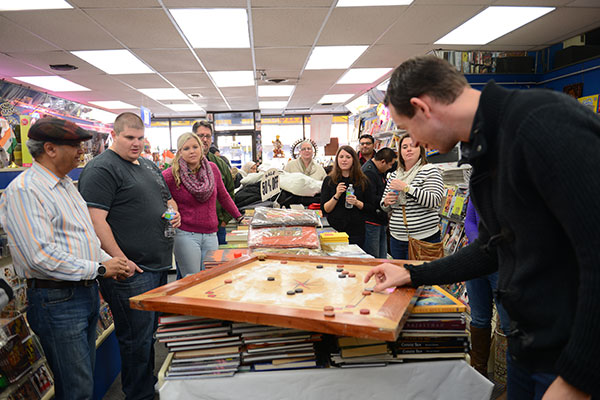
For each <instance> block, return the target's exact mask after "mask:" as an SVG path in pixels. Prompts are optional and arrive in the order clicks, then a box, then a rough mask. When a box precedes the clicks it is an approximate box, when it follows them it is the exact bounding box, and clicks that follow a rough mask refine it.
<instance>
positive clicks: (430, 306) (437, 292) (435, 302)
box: [412, 285, 467, 314]
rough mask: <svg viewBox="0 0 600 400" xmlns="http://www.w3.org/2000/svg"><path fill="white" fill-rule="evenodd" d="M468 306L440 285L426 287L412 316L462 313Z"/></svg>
mask: <svg viewBox="0 0 600 400" xmlns="http://www.w3.org/2000/svg"><path fill="white" fill-rule="evenodd" d="M466 311H467V306H465V305H464V304H463V303H461V302H460V301H459V300H457V299H456V298H455V297H454V296H452V295H451V294H450V293H448V292H447V291H445V290H444V289H442V288H441V287H439V286H438V285H433V286H425V287H424V288H423V290H422V291H421V294H420V295H419V298H418V299H417V302H416V303H415V306H414V307H413V309H412V314H421V313H437V312H440V313H452V312H456V313H462V312H466Z"/></svg>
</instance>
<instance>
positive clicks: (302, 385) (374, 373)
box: [160, 360, 493, 400]
mask: <svg viewBox="0 0 600 400" xmlns="http://www.w3.org/2000/svg"><path fill="white" fill-rule="evenodd" d="M492 389H493V384H492V383H491V382H490V381H488V380H487V379H485V378H484V377H483V376H482V375H480V374H479V373H478V372H477V371H475V370H474V369H473V368H471V367H470V366H469V365H468V364H467V363H466V362H465V361H464V360H445V361H428V362H411V363H405V364H395V365H388V366H386V367H370V368H316V369H303V370H288V371H268V372H243V373H237V374H236V375H234V376H233V377H227V378H210V379H185V380H167V381H164V383H163V385H162V386H161V387H160V398H161V400H190V399H210V400H220V399H244V400H254V399H256V400H268V399H277V400H280V399H299V400H300V399H302V400H335V399H340V400H349V399H369V400H379V399H381V400H391V399H402V400H404V399H407V400H408V399H415V400H416V399H419V400H421V399H422V400H432V399H441V400H444V399H447V400H456V399H461V400H468V399H477V400H480V399H486V400H487V399H489V398H490V395H491V393H492Z"/></svg>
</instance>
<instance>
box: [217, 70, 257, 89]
mask: <svg viewBox="0 0 600 400" xmlns="http://www.w3.org/2000/svg"><path fill="white" fill-rule="evenodd" d="M209 74H210V76H211V77H212V78H213V80H214V81H215V84H216V85H217V86H218V87H239V86H254V72H252V71H213V72H209Z"/></svg>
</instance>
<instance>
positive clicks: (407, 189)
mask: <svg viewBox="0 0 600 400" xmlns="http://www.w3.org/2000/svg"><path fill="white" fill-rule="evenodd" d="M403 190H404V193H408V191H409V190H410V186H408V185H406V186H404V189H403Z"/></svg>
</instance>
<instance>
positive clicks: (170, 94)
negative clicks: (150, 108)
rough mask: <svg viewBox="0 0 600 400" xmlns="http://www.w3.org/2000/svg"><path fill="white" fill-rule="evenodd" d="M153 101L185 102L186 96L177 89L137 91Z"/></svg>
mask: <svg viewBox="0 0 600 400" xmlns="http://www.w3.org/2000/svg"><path fill="white" fill-rule="evenodd" d="M138 90H139V91H140V92H142V93H143V94H145V95H146V96H148V97H150V98H152V99H154V100H187V96H186V95H185V93H183V92H182V91H181V90H179V89H177V88H152V89H138Z"/></svg>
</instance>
